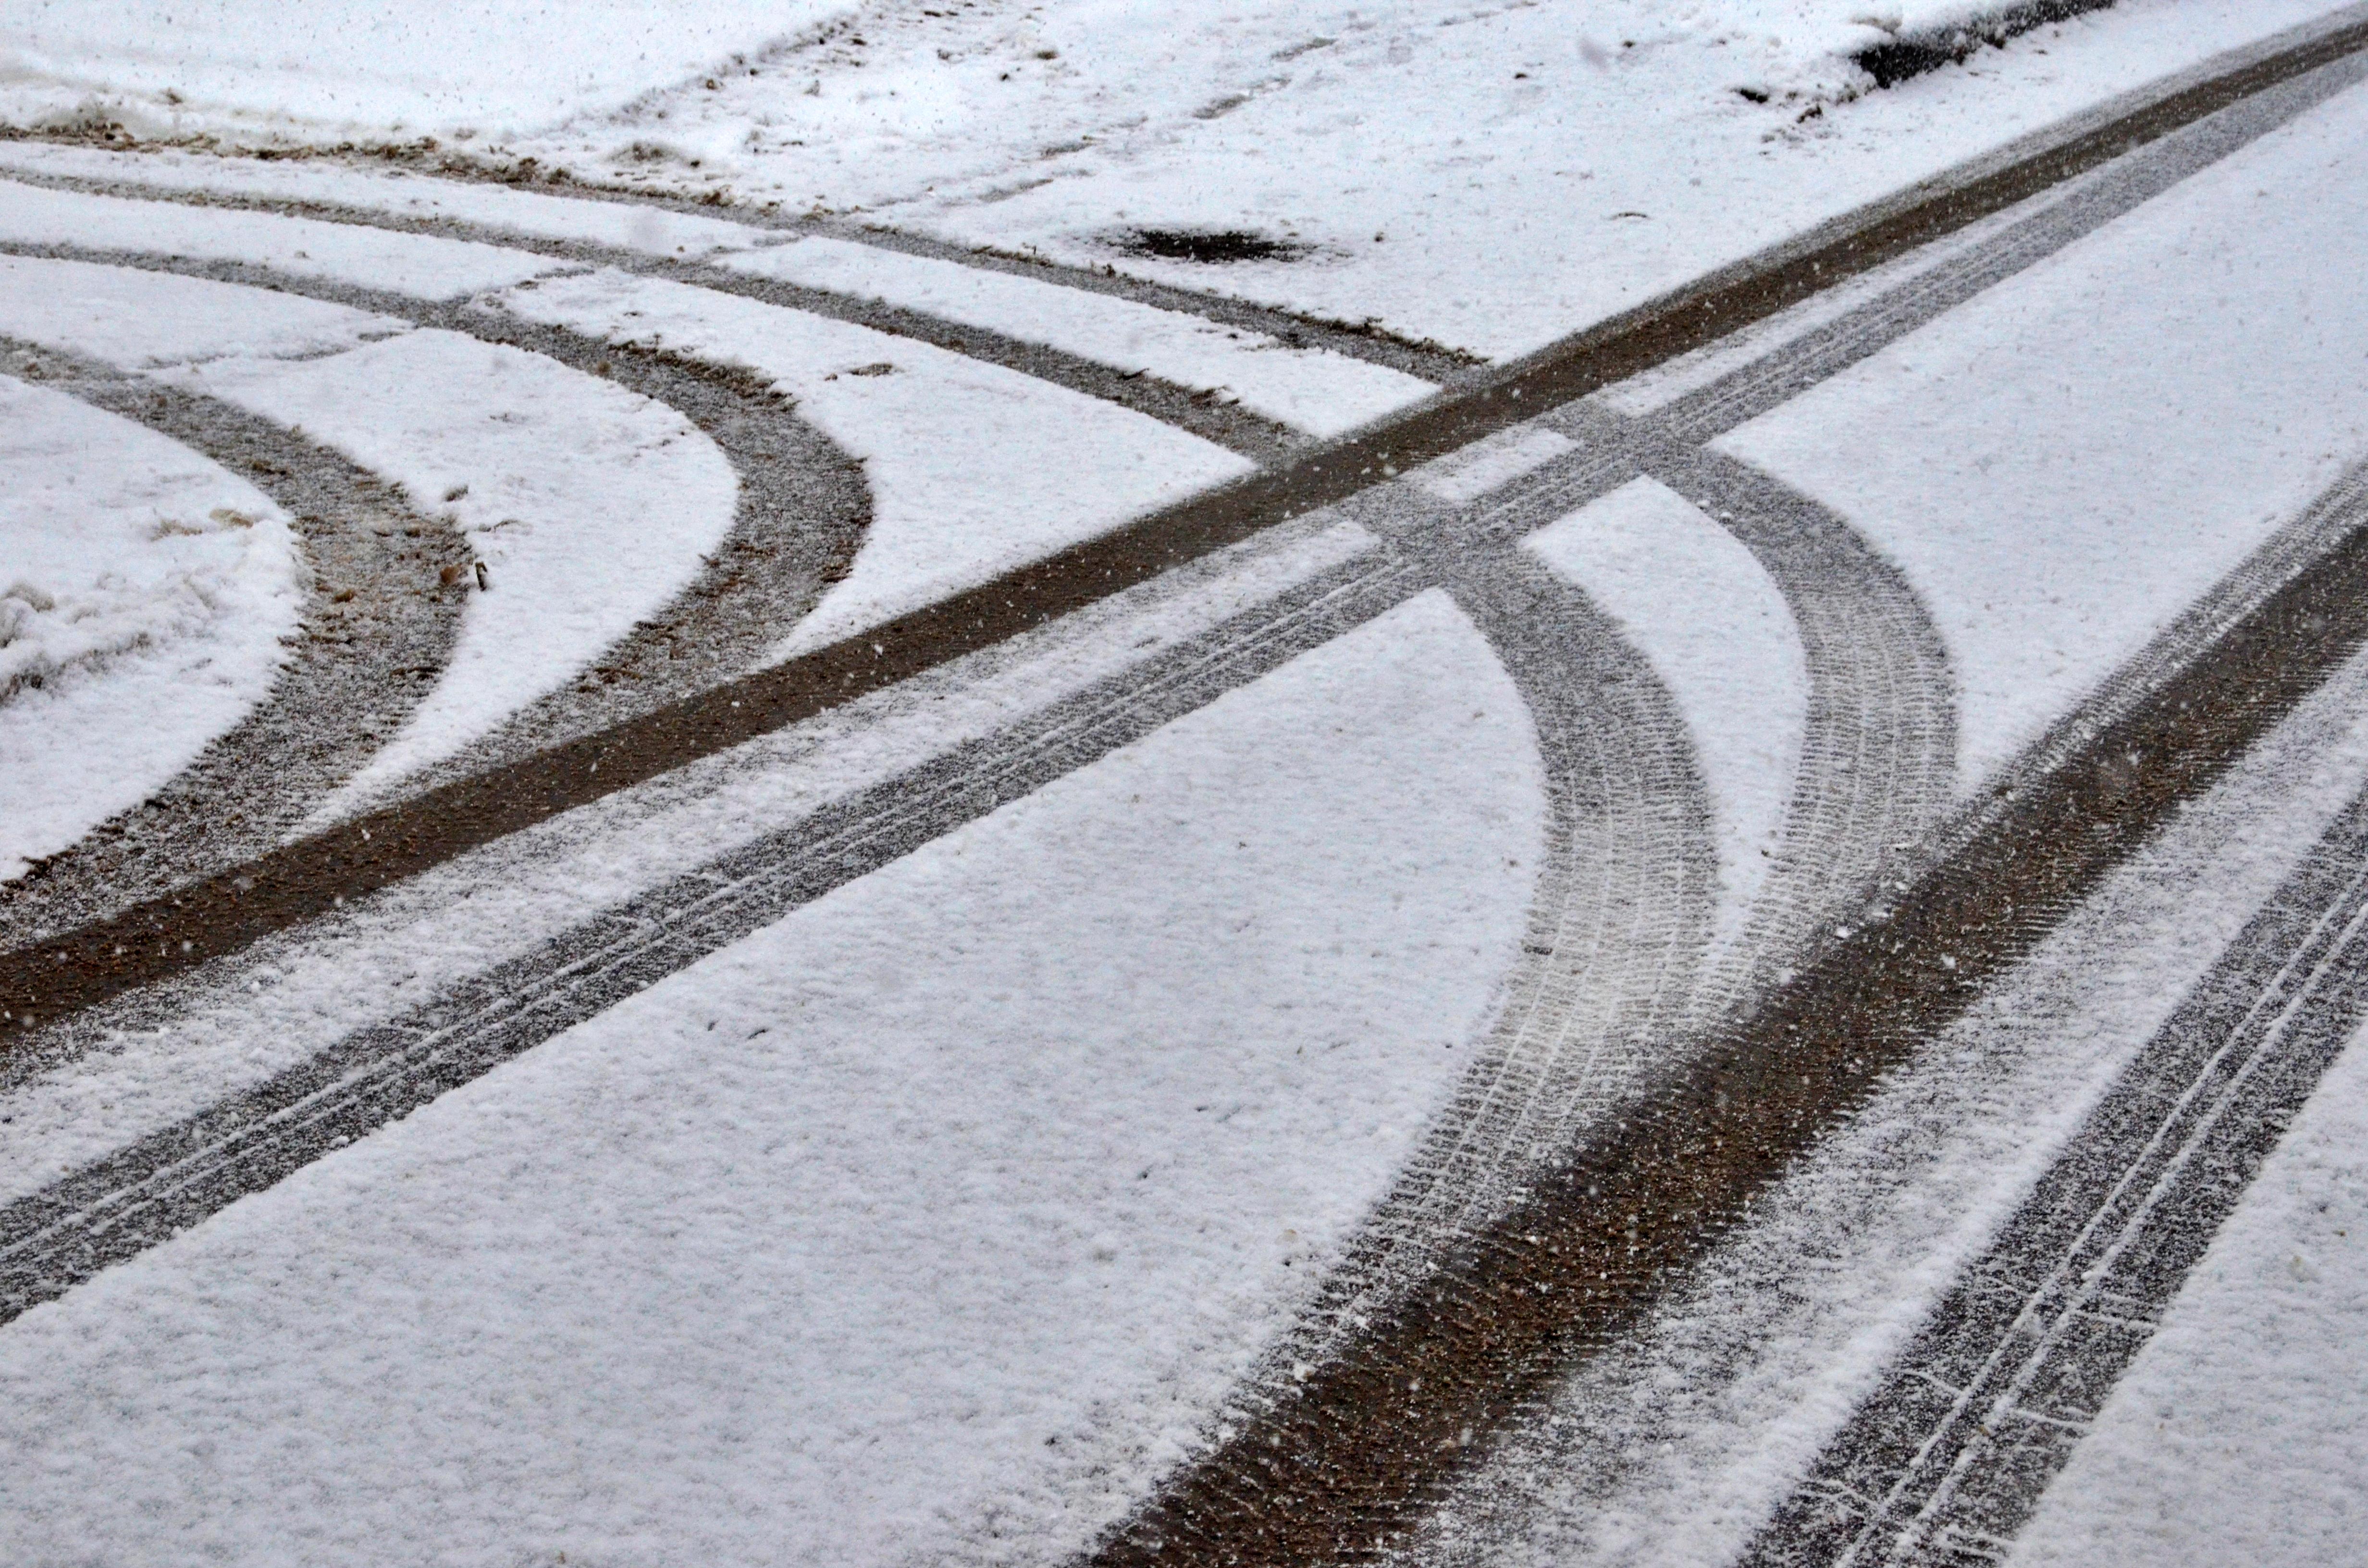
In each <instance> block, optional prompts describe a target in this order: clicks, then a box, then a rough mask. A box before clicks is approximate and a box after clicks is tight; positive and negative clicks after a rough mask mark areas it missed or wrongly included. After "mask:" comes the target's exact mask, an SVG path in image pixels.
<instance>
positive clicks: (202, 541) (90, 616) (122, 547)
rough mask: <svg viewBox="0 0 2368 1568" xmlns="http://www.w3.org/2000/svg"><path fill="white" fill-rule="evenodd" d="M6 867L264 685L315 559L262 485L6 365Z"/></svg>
mask: <svg viewBox="0 0 2368 1568" xmlns="http://www.w3.org/2000/svg"><path fill="white" fill-rule="evenodd" d="M0 472H5V473H6V475H7V476H8V479H7V483H6V485H5V486H0V801H6V809H5V810H0V879H5V878H11V877H15V876H17V875H19V874H21V873H22V872H23V871H24V870H25V869H26V862H27V861H28V860H29V859H32V858H37V857H40V856H43V855H48V854H51V853H53V852H55V851H57V850H59V849H63V848H64V847H66V846H68V845H71V844H73V843H74V841H75V840H76V839H78V838H80V837H81V836H82V835H83V834H84V833H85V832H87V831H88V830H89V829H90V828H92V827H94V826H96V825H97V824H99V823H101V822H103V821H105V820H106V819H107V818H108V817H110V816H112V815H114V814H115V813H116V812H120V811H124V810H128V809H129V808H131V807H132V806H136V805H138V804H139V803H140V802H141V801H142V800H144V799H145V798H147V796H148V795H149V794H150V793H151V792H152V791H154V790H155V789H156V788H157V787H158V786H159V785H162V784H163V783H165V781H166V780H167V779H169V778H172V777H173V776H174V775H175V774H176V773H177V772H179V771H180V770H181V769H182V768H183V767H187V766H188V764H189V763H190V762H191V761H192V760H194V759H195V758H196V756H198V754H199V752H200V751H202V750H203V749H204V747H205V744H206V743H207V742H209V741H211V740H212V739H213V738H214V737H215V736H217V735H219V734H221V733H223V732H224V731H226V730H228V729H230V728H231V727H232V726H233V725H234V724H235V723H237V722H238V721H239V720H240V719H241V718H242V717H244V716H245V713H246V711H247V710H248V709H250V708H252V707H253V706H254V705H255V704H256V702H257V701H259V700H260V699H262V697H263V696H264V694H265V693H266V692H267V691H268V690H269V689H270V687H271V683H272V680H273V678H274V677H275V676H277V674H278V673H279V665H280V664H281V662H282V661H283V659H284V658H285V656H286V654H285V650H284V649H283V647H282V646H281V639H282V638H284V637H285V636H287V635H288V634H289V633H290V632H291V631H294V629H295V626H296V622H297V618H298V616H299V615H300V614H301V612H302V608H303V597H304V590H305V587H306V586H307V585H308V581H309V575H308V574H307V572H306V570H305V567H304V562H303V560H302V554H301V552H300V551H299V548H298V545H297V541H296V538H295V535H294V532H293V531H292V530H291V528H290V526H289V521H288V518H287V517H285V516H284V515H283V514H281V512H280V511H279V508H278V507H276V506H272V505H271V503H270V502H269V501H268V500H266V499H265V498H264V496H263V495H262V494H260V493H259V492H258V491H256V488H255V487H254V486H253V485H251V484H248V483H245V481H244V480H240V479H237V478H234V477H233V476H232V475H231V474H229V473H228V472H224V471H223V470H222V469H221V468H219V467H217V466H216V465H215V464H213V463H211V462H210V461H208V460H205V459H204V458H201V457H199V456H198V455H197V454H196V453H194V452H192V451H190V450H188V449H187V448H185V447H182V446H180V445H178V444H177V443H176V442H173V441H171V440H168V439H166V438H165V437H163V436H159V435H157V434H155V433H154V431H151V430H148V429H146V428H145V427H143V426H138V425H134V424H132V423H131V422H130V421H129V420H125V419H121V418H119V417H117V416H116V415H112V414H108V413H105V412H103V411H101V410H99V409H96V408H93V407H91V406H90V405H89V404H87V403H82V402H79V401H77V400H76V399H74V398H71V397H67V396H65V395H64V394H63V393H61V392H51V391H49V390H48V389H46V388H43V387H39V386H32V385H28V384H27V383H25V382H23V381H17V380H15V379H13V378H10V377H6V376H0Z"/></svg>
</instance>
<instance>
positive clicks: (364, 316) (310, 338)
mask: <svg viewBox="0 0 2368 1568" xmlns="http://www.w3.org/2000/svg"><path fill="white" fill-rule="evenodd" d="M410 330H411V324H410V323H409V322H405V321H400V320H397V319H396V318H394V317H393V316H381V315H375V314H372V313H370V312H365V311H357V310H352V309H350V308H348V307H347V306H344V305H336V304H330V303H327V302H326V301H319V300H306V299H302V298H300V297H298V296H296V295H293V294H280V293H272V292H267V291H266V290H260V289H245V288H241V287H239V286H238V285H236V284H233V283H217V282H214V281H212V280H211V279H210V278H178V277H174V276H172V275H170V274H167V273H156V272H134V271H132V270H131V269H129V268H127V267H99V266H94V265H92V264H91V263H88V262H80V261H52V260H50V259H48V258H46V257H37V256H0V336H6V337H14V338H19V339H22V340H24V341H26V342H28V343H36V344H40V345H41V346H42V347H48V348H52V349H57V350H61V351H63V352H65V353H69V354H77V355H82V356H85V357H86V358H92V359H97V360H98V361H100V362H101V363H103V364H107V365H111V366H113V367H115V368H117V369H123V370H151V369H159V368H162V367H165V366H173V365H192V364H199V363H203V362H204V361H206V360H210V359H224V358H241V359H280V358H302V357H304V356H308V355H314V354H337V353H342V352H344V351H345V350H346V349H348V348H356V347H360V346H361V345H363V344H365V343H369V342H372V341H374V340H376V339H378V338H381V337H388V336H392V335H395V334H398V333H405V332H409V331H410Z"/></svg>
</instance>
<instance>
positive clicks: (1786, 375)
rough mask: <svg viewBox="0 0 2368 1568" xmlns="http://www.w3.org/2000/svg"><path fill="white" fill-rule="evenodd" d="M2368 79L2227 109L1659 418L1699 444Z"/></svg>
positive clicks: (1691, 395) (2304, 80) (2355, 66)
mask: <svg viewBox="0 0 2368 1568" xmlns="http://www.w3.org/2000/svg"><path fill="white" fill-rule="evenodd" d="M2363 79H2368V59H2363V58H2362V57H2361V56H2358V55H2348V56H2345V57H2343V58H2341V59H2338V60H2336V61H2333V62H2329V63H2328V64H2327V65H2325V66H2322V67H2320V68H2319V69H2317V70H2316V71H2313V72H2311V73H2309V74H2306V75H2303V76H2300V77H2297V78H2294V79H2293V80H2290V81H2287V82H2284V83H2281V84H2279V85H2274V86H2272V87H2270V88H2267V89H2265V90H2263V91H2262V92H2260V94H2258V95H2256V96H2254V97H2248V98H2245V99H2242V100H2240V101H2239V102H2237V103H2235V104H2232V105H2230V106H2229V107H2228V108H2225V109H2223V110H2221V111H2220V112H2218V113H2216V114H2214V115H2212V116H2210V117H2208V118H2206V119H2202V120H2199V121H2197V122H2196V123H2194V124H2192V125H2189V126H2187V127H2185V128H2183V129H2181V130H2179V131H2173V132H2171V133H2170V134H2169V135H2167V136H2165V137H2163V138H2162V139H2161V140H2160V141H2158V142H2154V143H2153V144H2152V145H2150V146H2147V147H2144V148H2141V149H2139V150H2138V151H2136V152H2134V153H2131V154H2130V155H2129V156H2128V157H2126V158H2124V159H2123V160H2122V161H2121V162H2119V163H2117V164H2116V165H2113V167H2112V170H2111V172H2110V174H2109V175H2107V176H2098V177H2092V178H2090V179H2089V180H2087V181H2085V182H2083V183H2082V184H2080V185H2079V186H2078V187H2076V188H2074V189H2071V190H2069V191H2066V192H2065V193H2064V194H2063V196H2062V197H2061V198H2060V199H2055V200H2053V201H2050V202H2049V203H2048V204H2047V205H2046V206H2045V207H2044V208H2043V209H2042V210H2039V211H2037V212H2034V213H2032V214H2031V215H2030V216H2029V217H2026V218H2024V219H2022V220H2021V221H2020V222H2016V223H2014V224H2012V225H2010V226H2009V227H2008V228H2006V229H2005V230H2003V231H2001V232H2000V233H1996V234H1993V235H1990V236H1988V237H1987V238H1985V239H1984V240H1982V241H1981V242H1980V243H1979V244H1975V245H1974V246H1973V247H1971V248H1969V249H1968V250H1967V251H1966V252H1965V253H1964V254H1963V255H1961V256H1952V257H1950V258H1949V259H1947V260H1945V261H1942V262H1941V263H1940V264H1938V265H1937V266H1934V267H1930V269H1928V270H1925V271H1922V272H1919V273H1918V274H1916V275H1915V276H1914V277H1912V278H1906V279H1903V280H1902V281H1901V282H1900V283H1898V284H1897V285H1896V286H1895V287H1893V288H1891V289H1888V290H1884V292H1883V293H1881V294H1880V295H1878V296H1876V297H1875V298H1874V299H1872V300H1869V301H1866V302H1865V303H1864V304H1862V305H1860V306H1859V307H1858V308H1856V309H1855V310H1852V311H1850V312H1847V313H1846V314H1844V315H1842V316H1841V317H1839V318H1838V319H1837V320H1835V321H1832V322H1829V323H1827V324H1824V325H1823V326H1819V327H1816V328H1813V329H1811V330H1810V331H1808V332H1805V333H1804V334H1802V335H1800V336H1799V337H1797V338H1794V339H1793V340H1792V341H1791V342H1789V343H1786V344H1783V345H1782V346H1781V347H1777V348H1775V349H1773V350H1771V351H1770V353H1768V354H1766V355H1764V356H1761V357H1759V358H1756V359H1754V360H1753V361H1752V362H1751V363H1749V364H1747V365H1743V366H1739V367H1737V368H1736V369H1734V370H1732V371H1729V372H1728V373H1727V374H1725V375H1723V376H1720V377H1719V378H1717V379H1716V380H1715V381H1712V382H1710V383H1709V384H1708V385H1706V386H1703V387H1700V388H1697V389H1695V390H1694V391H1692V392H1686V393H1683V394H1681V395H1679V396H1678V397H1676V398H1673V399H1671V400H1670V401H1669V403H1667V404H1666V405H1664V406H1663V407H1661V408H1659V409H1657V410H1656V411H1655V412H1654V414H1653V415H1650V416H1649V417H1651V418H1652V419H1654V420H1656V421H1658V422H1659V424H1660V426H1661V428H1662V429H1663V430H1664V431H1665V432H1666V433H1667V434H1668V437H1670V438H1671V439H1672V440H1675V441H1678V442H1681V443H1683V444H1685V445H1688V446H1702V445H1705V444H1707V443H1708V442H1710V441H1712V440H1714V439H1715V438H1717V437H1720V436H1724V435H1725V434H1726V433H1727V432H1728V431H1730V430H1734V429H1736V428H1737V427H1738V426H1742V425H1745V424H1747V423H1748V422H1749V421H1751V420H1753V419H1756V418H1758V417H1759V415H1762V414H1765V413H1768V412H1769V411H1770V409H1773V408H1776V407H1778V406H1779V405H1781V404H1782V403H1789V402H1790V401H1792V400H1793V398H1795V397H1798V396H1799V395H1801V393H1803V392H1806V391H1808V390H1809V389H1810V388H1811V387H1813V386H1816V384H1818V383H1819V382H1821V381H1828V380H1831V379H1832V378H1833V377H1835V376H1838V375H1839V374H1840V373H1841V372H1842V371H1844V370H1846V369H1850V367H1851V366H1853V365H1855V364H1857V363H1859V362H1860V361H1861V360H1863V359H1868V358H1873V356H1874V355H1875V354H1877V353H1880V352H1881V351H1882V350H1883V349H1884V348H1886V347H1889V346H1890V345H1892V344H1893V343H1896V342H1897V341H1898V340H1899V339H1900V338H1903V337H1905V336H1907V335H1908V334H1909V333H1911V332H1914V331H1915V330H1916V329H1917V328H1918V327H1920V326H1922V325H1924V324H1926V323H1927V322H1930V321H1933V320H1935V319H1937V318H1939V317H1940V316H1941V315H1942V314H1944V313H1945V312H1949V311H1952V310H1954V309H1955V308H1956V307H1957V306H1959V305H1962V304H1964V302H1965V301H1968V300H1971V299H1973V298H1974V297H1975V296H1976V295H1978V294H1980V293H1982V292H1984V291H1985V290H1990V289H1994V288H1996V287H1997V286H1998V284H2000V283H2003V282H2005V281H2007V279H2009V278H2013V277H2014V276H2016V275H2017V274H2019V273H2021V272H2024V271H2027V270H2028V269H2029V268H2031V267H2035V266H2037V265H2038V264H2039V263H2041V262H2043V261H2044V260H2046V259H2047V258H2048V257H2050V256H2055V254H2056V253H2057V252H2059V251H2062V250H2064V249H2065V248H2066V247H2067V246H2069V245H2071V244H2074V243H2075V242H2077V241H2078V240H2080V239H2082V238H2084V237H2086V236H2087V235H2089V234H2092V233H2096V232H2097V231H2098V230H2100V229H2101V228H2103V227H2104V226H2105V225H2106V224H2108V223H2110V222H2113V220H2115V219H2116V218H2120V217H2122V216H2123V215H2125V214H2127V213H2129V212H2132V211H2135V210H2137V209H2138V208H2139V207H2142V206H2144V205H2145V204H2146V203H2147V202H2149V201H2151V200H2153V199H2155V198H2156V197H2158V196H2160V195H2162V194H2164V193H2165V192H2166V191H2169V189H2171V188H2172V187H2174V186H2177V185H2178V184H2180V182H2181V181H2183V180H2185V179H2187V178H2188V177H2190V176H2193V175H2196V174H2199V173H2201V172H2203V170H2204V169H2207V168H2210V167H2211V166H2212V165H2214V164H2216V163H2218V162H2219V161H2220V160H2222V159H2223V158H2226V157H2227V156H2229V155H2230V154H2231V153H2237V152H2240V151H2242V150H2243V149H2244V148H2246V147H2248V146H2249V145H2251V144H2252V143H2253V142H2257V141H2259V140H2260V138H2262V137H2263V136H2266V135H2268V134H2269V133H2270V132H2271V131H2275V130H2277V129H2278V128H2279V127H2281V126H2283V125H2286V124H2289V123H2291V122H2292V121H2294V120H2295V119H2299V118H2301V117H2302V116H2303V115H2304V114H2306V113H2307V112H2309V111H2310V110H2311V109H2313V108H2317V106H2318V105H2320V104H2322V103H2325V102H2326V101H2328V99H2329V98H2332V97H2335V96H2336V95H2337V94H2339V93H2340V92H2342V91H2344V90H2345V89H2346V88H2349V87H2351V86H2354V85H2358V84H2359V83H2360V82H2361V81H2362V80H2363Z"/></svg>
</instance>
